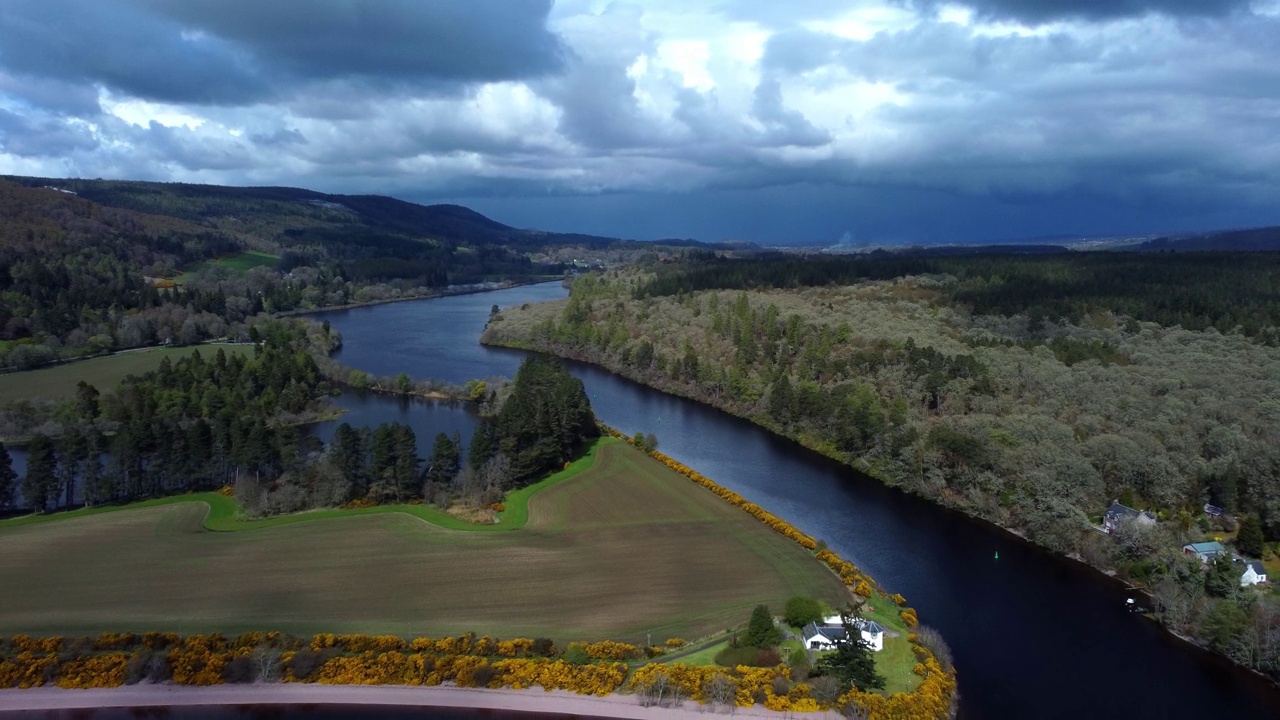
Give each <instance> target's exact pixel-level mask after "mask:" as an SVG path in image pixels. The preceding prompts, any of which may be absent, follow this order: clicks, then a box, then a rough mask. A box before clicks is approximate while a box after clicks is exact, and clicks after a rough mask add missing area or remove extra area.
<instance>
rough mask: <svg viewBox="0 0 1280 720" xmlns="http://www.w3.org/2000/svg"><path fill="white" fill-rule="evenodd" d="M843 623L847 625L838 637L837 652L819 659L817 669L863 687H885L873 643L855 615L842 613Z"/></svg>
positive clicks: (863, 688) (878, 688)
mask: <svg viewBox="0 0 1280 720" xmlns="http://www.w3.org/2000/svg"><path fill="white" fill-rule="evenodd" d="M840 624H841V625H843V626H844V637H843V638H840V639H838V640H836V643H835V645H836V647H835V651H834V652H832V653H831V654H829V655H825V656H823V657H822V658H821V659H820V660H818V664H817V668H816V669H817V670H819V671H820V672H822V673H824V674H826V675H830V676H832V677H834V678H837V679H839V680H840V681H841V682H843V683H846V684H848V683H852V684H853V685H855V686H857V687H858V689H860V690H880V689H883V688H884V676H883V675H880V674H879V673H877V672H876V660H875V658H874V657H873V656H872V655H871V647H870V646H869V645H867V642H866V641H865V640H863V639H862V633H861V632H860V631H859V630H858V628H857V626H856V625H854V618H853V616H851V615H847V614H841V616H840Z"/></svg>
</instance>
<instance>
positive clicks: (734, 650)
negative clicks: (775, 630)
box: [715, 647, 756, 668]
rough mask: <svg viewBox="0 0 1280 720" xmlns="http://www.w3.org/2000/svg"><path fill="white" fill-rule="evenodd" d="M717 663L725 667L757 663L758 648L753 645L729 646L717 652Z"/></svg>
mask: <svg viewBox="0 0 1280 720" xmlns="http://www.w3.org/2000/svg"><path fill="white" fill-rule="evenodd" d="M715 659H716V664H717V665H722V666H724V667H730V668H731V667H737V666H739V665H755V664H756V649H755V648H751V647H727V648H725V649H723V650H721V651H720V652H718V653H716V658H715Z"/></svg>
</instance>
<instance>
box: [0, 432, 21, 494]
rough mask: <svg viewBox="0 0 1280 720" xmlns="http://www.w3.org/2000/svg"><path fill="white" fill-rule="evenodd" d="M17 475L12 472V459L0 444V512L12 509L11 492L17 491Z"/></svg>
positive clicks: (2, 444)
mask: <svg viewBox="0 0 1280 720" xmlns="http://www.w3.org/2000/svg"><path fill="white" fill-rule="evenodd" d="M17 480H18V473H16V472H14V470H13V458H11V457H9V450H8V448H6V447H5V446H4V443H2V442H0V510H8V509H10V508H12V507H13V491H14V490H16V489H17Z"/></svg>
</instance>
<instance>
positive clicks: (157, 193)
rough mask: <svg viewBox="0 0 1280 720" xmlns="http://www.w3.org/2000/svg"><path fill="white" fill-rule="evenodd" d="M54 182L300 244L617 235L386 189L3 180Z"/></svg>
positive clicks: (103, 201)
mask: <svg viewBox="0 0 1280 720" xmlns="http://www.w3.org/2000/svg"><path fill="white" fill-rule="evenodd" d="M6 179H8V180H9V181H11V182H14V183H15V184H18V185H22V186H25V187H33V188H40V187H56V188H58V189H61V190H66V191H69V192H73V193H75V194H76V195H78V196H80V197H81V198H84V199H86V200H90V201H93V202H95V203H98V204H100V205H105V206H108V207H115V208H121V209H127V210H134V211H138V212H144V213H152V214H156V215H165V216H170V217H173V218H178V219H182V220H186V221H188V222H191V223H195V224H198V225H203V226H206V227H211V228H217V229H222V230H227V231H231V232H236V233H239V234H243V235H246V236H247V239H251V240H253V241H257V242H261V243H279V244H280V247H288V246H290V245H294V244H297V242H296V238H297V231H298V230H303V229H306V230H312V231H314V230H319V229H326V230H329V231H330V232H332V231H333V230H345V231H352V232H358V233H360V234H366V235H367V234H370V233H379V234H391V235H401V236H405V237H409V238H414V239H418V240H436V241H445V242H453V243H461V244H471V245H504V244H515V245H521V246H528V247H540V246H545V245H555V244H576V245H593V246H602V245H607V244H610V243H613V242H616V241H617V239H616V238H605V237H597V236H592V235H577V234H562V233H548V232H539V231H535V230H519V229H516V228H513V227H510V226H508V225H504V224H502V223H500V222H497V221H495V220H492V219H490V218H487V217H485V216H484V215H481V214H480V213H478V212H475V211H474V210H471V209H469V208H465V207H462V206H459V205H419V204H417V203H412V202H407V201H405V200H399V199H396V198H393V197H386V196H383V195H331V194H327V193H321V192H316V191H314V190H305V189H302V188H292V187H228V186H220V185H193V184H187V183H156V182H142V181H135V180H81V179H51V178H33V177H10V178H6Z"/></svg>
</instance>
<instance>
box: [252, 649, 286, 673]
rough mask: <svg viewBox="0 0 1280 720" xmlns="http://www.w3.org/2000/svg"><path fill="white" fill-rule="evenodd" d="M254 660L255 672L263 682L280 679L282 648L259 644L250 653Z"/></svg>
mask: <svg viewBox="0 0 1280 720" xmlns="http://www.w3.org/2000/svg"><path fill="white" fill-rule="evenodd" d="M249 657H250V659H251V660H252V661H253V669H254V674H255V675H257V677H258V680H260V681H262V682H276V681H277V680H279V679H280V650H279V649H278V648H273V647H268V646H265V645H263V646H259V647H256V648H254V649H253V652H252V653H250V655H249Z"/></svg>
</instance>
